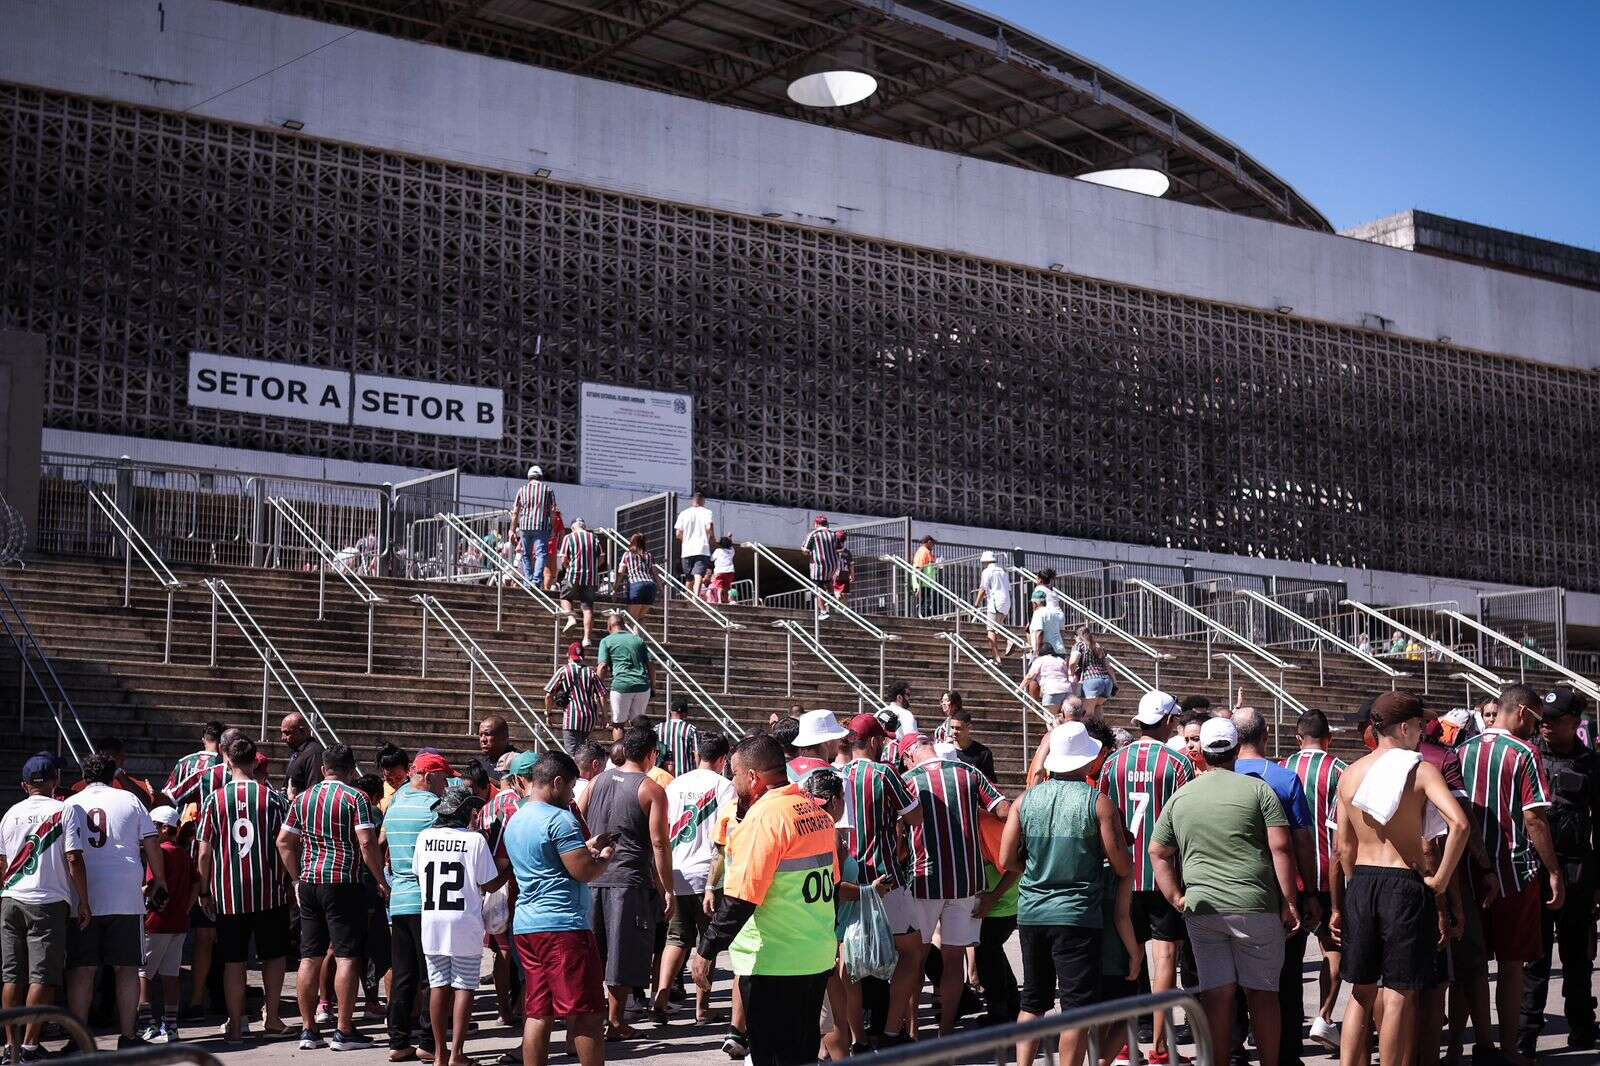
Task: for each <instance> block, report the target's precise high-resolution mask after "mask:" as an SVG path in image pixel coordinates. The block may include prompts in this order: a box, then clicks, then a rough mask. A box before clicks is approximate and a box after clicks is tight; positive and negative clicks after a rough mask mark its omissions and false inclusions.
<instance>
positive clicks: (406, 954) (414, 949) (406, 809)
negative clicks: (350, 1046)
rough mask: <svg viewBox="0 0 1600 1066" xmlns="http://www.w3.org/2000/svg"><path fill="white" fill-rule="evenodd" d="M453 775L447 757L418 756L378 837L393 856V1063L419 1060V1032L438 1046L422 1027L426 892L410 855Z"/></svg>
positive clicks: (423, 1039)
mask: <svg viewBox="0 0 1600 1066" xmlns="http://www.w3.org/2000/svg"><path fill="white" fill-rule="evenodd" d="M451 774H452V771H451V769H450V764H449V763H448V762H446V761H445V760H444V757H443V756H440V755H435V754H433V753H431V752H424V753H421V754H419V755H418V756H417V757H416V758H415V759H413V760H412V761H411V777H410V779H409V780H407V782H406V783H405V784H403V785H401V786H400V788H399V789H398V790H397V791H396V792H395V794H394V796H393V797H392V798H391V799H390V800H389V809H388V810H387V811H385V812H384V816H383V829H382V831H381V832H380V833H379V834H378V841H379V844H380V845H381V846H382V847H383V848H385V849H387V851H388V854H389V862H388V866H389V927H390V934H389V936H390V941H389V943H390V955H391V958H392V962H391V963H390V965H392V966H393V967H394V986H393V988H392V989H391V992H390V995H389V1051H390V1056H389V1059H390V1061H391V1062H406V1061H408V1060H410V1059H413V1058H416V1051H415V1049H414V1048H413V1047H412V1044H411V1036H412V1033H413V1032H416V1031H418V1030H419V1029H420V1031H421V1034H422V1035H421V1040H420V1041H419V1042H420V1043H421V1044H422V1046H423V1048H424V1049H430V1050H431V1046H432V1044H433V1032H432V1030H431V1029H429V1028H428V1026H426V1025H422V1026H418V1025H417V982H418V981H420V980H421V979H422V975H423V974H424V972H426V964H425V962H424V960H423V957H422V890H421V888H419V887H418V885H417V875H416V873H415V872H414V871H413V870H412V866H411V855H412V852H413V851H415V850H416V846H417V836H418V834H420V833H421V832H422V831H423V830H424V829H431V828H432V827H433V823H434V813H433V805H434V804H436V803H438V802H439V797H440V796H442V795H444V787H445V782H446V781H447V780H448V779H449V778H450V776H451Z"/></svg>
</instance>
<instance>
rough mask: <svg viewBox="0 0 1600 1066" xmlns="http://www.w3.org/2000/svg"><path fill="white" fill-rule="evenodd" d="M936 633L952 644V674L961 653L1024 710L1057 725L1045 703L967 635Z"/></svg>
mask: <svg viewBox="0 0 1600 1066" xmlns="http://www.w3.org/2000/svg"><path fill="white" fill-rule="evenodd" d="M936 635H937V636H938V638H939V639H940V640H943V641H948V642H949V644H950V666H951V672H952V674H953V673H954V670H955V657H956V655H957V654H958V653H959V654H960V655H961V657H962V658H964V659H966V660H967V661H968V662H970V663H972V664H973V665H974V666H976V667H977V668H978V669H979V670H982V671H983V673H984V675H985V676H986V677H988V678H989V680H991V681H993V682H994V683H995V684H997V685H999V686H1000V687H1001V688H1002V689H1004V690H1005V691H1006V692H1007V693H1008V694H1010V695H1011V696H1013V697H1015V699H1016V700H1017V702H1018V703H1020V704H1022V708H1023V710H1026V711H1032V712H1033V713H1034V714H1035V715H1036V716H1037V717H1038V718H1039V720H1040V721H1042V722H1044V723H1045V725H1047V726H1051V725H1055V722H1056V720H1055V718H1054V717H1052V716H1051V714H1050V712H1049V711H1047V710H1046V709H1045V706H1044V704H1042V703H1040V702H1039V701H1038V700H1036V699H1034V698H1033V697H1032V696H1030V695H1028V692H1027V690H1026V689H1024V688H1023V687H1022V686H1021V685H1019V684H1017V683H1016V682H1015V681H1013V680H1011V678H1009V677H1007V676H1006V672H1005V671H1004V670H1002V669H1000V668H999V667H998V666H996V665H995V664H994V660H992V659H990V658H989V657H988V656H987V655H985V654H983V653H982V652H981V651H979V650H978V649H977V648H975V647H973V645H972V641H970V640H968V639H967V638H966V637H963V636H962V635H961V634H960V633H951V632H948V631H946V632H944V633H939V634H936ZM950 684H951V685H952V686H953V685H954V684H955V679H954V677H951V679H950Z"/></svg>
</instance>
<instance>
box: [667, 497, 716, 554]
mask: <svg viewBox="0 0 1600 1066" xmlns="http://www.w3.org/2000/svg"><path fill="white" fill-rule="evenodd" d="M714 521H715V519H714V518H713V516H712V514H711V508H709V507H686V508H684V509H683V510H682V511H679V512H678V520H677V521H676V522H674V523H673V524H672V528H673V531H674V532H677V533H682V534H683V546H682V548H681V549H680V554H681V555H682V557H683V558H685V559H693V558H695V557H696V556H701V555H710V554H711V526H712V523H713V522H714Z"/></svg>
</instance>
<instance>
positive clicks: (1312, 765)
mask: <svg viewBox="0 0 1600 1066" xmlns="http://www.w3.org/2000/svg"><path fill="white" fill-rule="evenodd" d="M1295 736H1296V737H1298V738H1299V740H1300V750H1299V751H1297V752H1295V753H1294V754H1293V755H1291V756H1289V757H1288V758H1287V759H1285V760H1284V761H1283V765H1284V766H1285V767H1286V768H1287V769H1289V770H1292V771H1293V772H1294V775H1295V776H1296V777H1298V778H1299V779H1300V784H1301V787H1303V788H1304V789H1305V793H1306V802H1307V803H1309V804H1310V805H1311V825H1312V829H1313V832H1314V836H1315V844H1316V853H1315V858H1316V870H1315V876H1312V871H1309V870H1304V869H1302V870H1301V871H1300V877H1301V880H1302V881H1304V882H1305V887H1306V888H1307V889H1308V890H1309V891H1312V892H1315V893H1316V894H1317V901H1318V903H1319V904H1320V905H1321V913H1322V914H1324V915H1328V914H1332V913H1333V898H1332V895H1331V893H1332V891H1333V888H1332V881H1333V877H1334V865H1335V864H1336V862H1337V861H1338V860H1337V855H1336V853H1335V849H1334V834H1335V830H1336V829H1337V828H1338V824H1339V823H1338V814H1339V777H1340V775H1341V774H1343V773H1344V771H1345V763H1344V760H1342V759H1338V758H1335V757H1334V756H1333V755H1331V754H1330V753H1329V752H1328V744H1329V743H1330V742H1331V741H1332V739H1333V730H1332V729H1331V728H1329V726H1328V716H1327V715H1326V714H1323V713H1322V712H1321V711H1318V710H1310V711H1307V712H1306V713H1304V714H1302V715H1301V716H1300V721H1299V723H1298V724H1297V725H1296V726H1295ZM1315 932H1316V934H1317V941H1318V943H1320V944H1321V945H1322V968H1321V970H1320V971H1319V973H1318V975H1317V982H1318V985H1319V990H1320V992H1321V993H1322V1001H1321V1005H1320V1006H1319V1008H1318V1010H1317V1016H1316V1017H1315V1018H1313V1019H1312V1020H1311V1039H1313V1040H1315V1041H1316V1042H1317V1043H1319V1044H1321V1045H1323V1046H1324V1047H1327V1048H1331V1049H1333V1050H1334V1051H1338V1049H1339V1023H1337V1022H1335V1021H1334V1020H1333V1004H1334V1001H1335V1000H1337V999H1338V998H1339V946H1338V944H1337V943H1335V942H1334V941H1333V938H1332V937H1330V936H1329V935H1328V926H1327V922H1326V921H1324V922H1322V923H1320V924H1319V925H1318V926H1317V927H1316V929H1315ZM1296 994H1297V995H1298V994H1299V991H1298V989H1296Z"/></svg>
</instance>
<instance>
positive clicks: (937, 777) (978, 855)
mask: <svg viewBox="0 0 1600 1066" xmlns="http://www.w3.org/2000/svg"><path fill="white" fill-rule="evenodd" d="M906 783H907V784H908V785H910V786H911V787H912V788H914V789H916V792H917V803H918V804H919V805H920V806H921V808H922V824H921V825H918V826H912V827H911V894H912V895H913V896H915V897H916V898H917V899H961V898H962V897H963V896H971V895H974V894H976V893H977V892H978V891H979V890H980V889H982V888H983V847H982V845H981V844H980V843H979V840H978V813H979V812H980V811H992V810H994V809H995V808H996V807H997V806H999V805H1000V804H1001V803H1003V802H1005V797H1004V796H1002V795H1001V794H1000V790H999V789H997V788H995V787H994V785H993V783H991V782H990V780H989V779H988V778H987V777H984V776H983V774H981V773H979V772H978V771H977V770H974V769H973V768H972V767H970V766H968V765H967V764H966V763H963V762H956V761H954V760H952V759H929V760H928V761H927V762H925V763H920V764H918V765H917V766H914V767H912V768H911V772H910V773H908V774H906Z"/></svg>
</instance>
